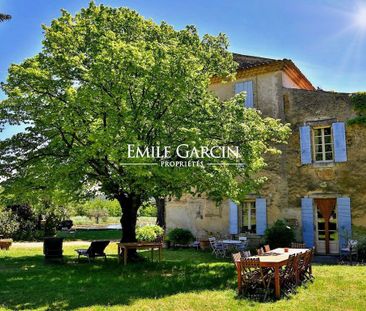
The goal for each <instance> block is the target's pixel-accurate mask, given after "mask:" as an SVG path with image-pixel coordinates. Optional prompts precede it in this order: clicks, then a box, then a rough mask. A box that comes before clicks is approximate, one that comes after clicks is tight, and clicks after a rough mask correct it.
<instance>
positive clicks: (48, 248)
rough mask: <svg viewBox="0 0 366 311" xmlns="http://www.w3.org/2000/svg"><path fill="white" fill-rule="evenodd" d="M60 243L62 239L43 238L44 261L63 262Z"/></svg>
mask: <svg viewBox="0 0 366 311" xmlns="http://www.w3.org/2000/svg"><path fill="white" fill-rule="evenodd" d="M62 242H63V238H44V241H43V254H44V258H45V260H48V259H60V260H61V261H62V262H63V260H64V257H63V250H62Z"/></svg>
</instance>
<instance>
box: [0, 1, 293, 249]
mask: <svg viewBox="0 0 366 311" xmlns="http://www.w3.org/2000/svg"><path fill="white" fill-rule="evenodd" d="M44 34H45V38H44V40H43V41H42V42H43V48H42V50H41V52H40V53H38V54H37V55H35V56H34V57H32V58H29V59H27V60H25V61H24V62H23V63H22V64H20V65H12V66H11V67H10V69H9V76H8V79H7V82H6V83H5V84H3V85H2V89H3V90H4V92H5V93H6V95H7V99H5V100H4V101H3V102H2V105H1V108H0V119H1V120H0V123H1V124H7V123H10V124H20V123H25V124H29V126H28V128H27V131H26V132H24V133H20V134H17V135H15V136H13V137H12V138H9V139H7V140H5V141H2V142H0V156H1V162H0V174H1V175H2V176H3V177H4V178H6V180H11V179H13V178H18V176H21V177H20V178H22V176H23V177H24V176H26V175H28V170H31V171H32V175H34V178H33V180H38V179H41V180H46V181H47V182H48V183H50V184H51V185H52V184H55V185H56V184H57V185H58V189H64V188H66V189H67V191H68V190H72V189H74V191H75V192H77V191H78V189H80V188H82V187H84V185H85V184H88V185H91V186H96V187H98V188H99V189H100V191H101V192H103V193H105V194H106V195H107V197H108V198H114V199H117V200H118V202H119V203H120V206H121V209H122V217H121V224H122V231H123V234H122V241H123V242H132V241H136V231H135V229H136V221H137V211H138V209H139V208H140V206H141V205H142V204H143V202H145V201H147V200H148V199H149V198H151V197H161V198H163V197H167V196H176V197H180V196H181V195H182V194H183V193H191V194H193V195H194V194H199V193H206V194H207V195H208V196H209V197H210V198H212V199H215V200H217V201H219V200H222V199H223V198H225V197H230V198H232V199H234V200H235V199H237V198H238V197H240V196H241V195H243V194H245V193H248V192H249V191H253V189H255V187H257V186H258V185H259V184H260V182H261V181H263V178H260V177H258V174H257V173H258V172H259V171H260V169H262V168H263V167H265V165H266V162H265V160H264V155H265V154H266V153H276V152H278V150H277V149H276V146H278V144H280V143H283V142H285V140H286V138H287V136H288V134H289V127H288V126H285V125H283V124H281V122H280V121H279V120H274V119H271V118H263V117H262V116H261V114H260V113H259V112H258V111H256V110H255V109H246V108H244V106H243V102H244V98H245V95H244V94H240V95H237V96H236V97H234V98H232V99H230V100H228V101H225V102H221V101H220V100H219V99H218V98H217V97H216V96H215V95H214V94H213V93H212V92H211V91H210V90H209V85H210V83H211V79H212V78H213V77H219V78H222V79H226V80H230V79H232V78H233V76H234V73H235V70H236V66H237V64H236V63H235V62H234V61H233V57H232V54H231V53H230V52H229V51H228V50H227V48H228V41H227V38H226V36H225V35H223V34H219V35H218V36H217V37H215V36H210V35H204V36H202V37H200V36H199V35H198V33H197V30H196V29H195V27H193V26H187V27H186V28H184V29H183V30H179V31H177V30H174V29H173V27H171V26H169V25H168V24H166V23H164V22H163V23H161V24H160V25H157V24H156V23H154V22H153V21H151V20H146V19H144V18H143V17H142V16H140V15H139V14H138V13H136V12H135V11H132V10H130V9H127V8H111V7H106V6H104V5H100V6H96V5H95V4H93V3H91V4H90V5H89V7H88V8H85V9H82V10H81V12H79V13H77V14H76V15H75V16H72V15H71V14H70V13H68V12H66V11H63V12H62V16H61V17H60V18H58V19H56V20H54V21H52V23H51V26H50V27H46V26H44ZM182 143H186V144H189V145H190V146H191V147H198V148H199V147H200V146H208V147H213V146H232V145H234V146H238V147H239V153H240V155H239V156H240V162H242V163H244V164H243V165H236V164H237V163H236V162H237V161H238V160H237V159H225V160H222V159H214V158H204V159H202V161H203V162H204V164H207V165H203V166H199V167H186V168H184V169H182V168H175V167H161V166H160V165H159V163H160V159H154V158H148V157H142V158H130V157H128V153H127V150H128V146H127V144H133V145H134V146H144V147H152V146H157V145H160V146H170V147H171V149H172V150H175V148H176V147H177V146H178V145H180V144H182ZM167 160H172V161H174V160H181V161H183V162H186V161H187V160H186V159H182V158H180V157H178V155H177V154H175V153H174V154H172V155H171V157H170V158H168V159H167ZM222 161H224V162H225V163H219V162H222ZM139 162H143V163H146V162H147V163H149V164H151V165H149V166H146V165H145V166H144V165H141V166H136V165H129V164H136V163H139ZM212 163H213V164H215V163H216V164H215V165H212ZM226 164H228V165H226ZM34 168H37V169H34ZM65 191H66V190H65ZM129 254H130V253H129Z"/></svg>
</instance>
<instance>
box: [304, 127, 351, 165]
mask: <svg viewBox="0 0 366 311" xmlns="http://www.w3.org/2000/svg"><path fill="white" fill-rule="evenodd" d="M299 130H300V158H301V164H311V163H321V162H326V163H327V162H328V163H329V162H346V161H347V141H346V127H345V123H344V122H334V123H332V124H331V125H328V126H326V125H324V126H312V127H311V126H310V125H307V124H305V125H303V126H300V127H299Z"/></svg>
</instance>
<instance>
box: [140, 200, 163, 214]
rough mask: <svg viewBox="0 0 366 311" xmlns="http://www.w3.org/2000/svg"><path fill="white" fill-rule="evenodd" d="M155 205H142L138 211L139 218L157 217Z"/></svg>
mask: <svg viewBox="0 0 366 311" xmlns="http://www.w3.org/2000/svg"><path fill="white" fill-rule="evenodd" d="M157 212H158V211H157V208H156V205H154V204H151V203H144V204H142V206H141V207H140V209H139V216H143V217H156V215H157Z"/></svg>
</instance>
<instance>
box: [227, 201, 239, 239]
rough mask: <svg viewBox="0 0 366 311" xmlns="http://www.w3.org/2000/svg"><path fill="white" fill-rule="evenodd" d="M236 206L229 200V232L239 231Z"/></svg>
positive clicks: (236, 232)
mask: <svg viewBox="0 0 366 311" xmlns="http://www.w3.org/2000/svg"><path fill="white" fill-rule="evenodd" d="M238 214H239V213H238V206H237V205H236V204H235V203H234V202H233V201H231V200H230V201H229V233H230V234H238V233H239V222H238Z"/></svg>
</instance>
